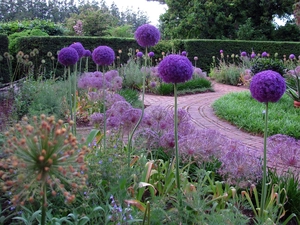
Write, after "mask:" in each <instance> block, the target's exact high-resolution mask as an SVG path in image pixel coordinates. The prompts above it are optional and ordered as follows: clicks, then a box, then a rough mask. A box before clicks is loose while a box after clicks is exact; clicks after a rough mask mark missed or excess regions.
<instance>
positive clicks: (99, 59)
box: [92, 46, 115, 66]
mask: <svg viewBox="0 0 300 225" xmlns="http://www.w3.org/2000/svg"><path fill="white" fill-rule="evenodd" d="M92 58H93V61H94V62H95V63H96V64H97V65H102V66H103V65H110V64H112V63H113V62H114V60H115V52H114V51H113V50H112V49H111V48H110V47H108V46H98V47H97V48H96V49H94V51H93V54H92Z"/></svg>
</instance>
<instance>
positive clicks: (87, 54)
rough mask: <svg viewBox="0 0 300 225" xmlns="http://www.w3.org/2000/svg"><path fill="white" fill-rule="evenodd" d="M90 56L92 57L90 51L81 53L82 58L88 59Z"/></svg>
mask: <svg viewBox="0 0 300 225" xmlns="http://www.w3.org/2000/svg"><path fill="white" fill-rule="evenodd" d="M91 55H92V53H91V51H90V50H84V52H83V56H84V57H90V56H91Z"/></svg>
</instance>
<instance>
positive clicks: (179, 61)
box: [158, 55, 193, 83]
mask: <svg viewBox="0 0 300 225" xmlns="http://www.w3.org/2000/svg"><path fill="white" fill-rule="evenodd" d="M158 73H159V76H160V77H161V78H162V80H163V81H164V82H166V83H182V82H185V81H188V80H189V79H191V78H192V75H193V65H192V63H191V62H190V60H189V59H188V58H187V57H185V56H182V55H168V56H166V57H165V58H164V59H163V60H162V61H161V62H160V64H159V66H158Z"/></svg>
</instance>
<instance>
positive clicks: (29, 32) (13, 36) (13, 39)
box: [8, 29, 49, 54]
mask: <svg viewBox="0 0 300 225" xmlns="http://www.w3.org/2000/svg"><path fill="white" fill-rule="evenodd" d="M29 36H49V35H48V34H47V33H45V32H43V31H42V30H39V29H33V30H24V31H22V32H18V33H14V34H11V35H10V36H9V37H8V39H9V45H8V48H9V51H10V52H11V53H13V54H16V53H17V51H18V47H17V46H16V43H17V42H16V39H17V38H19V37H29Z"/></svg>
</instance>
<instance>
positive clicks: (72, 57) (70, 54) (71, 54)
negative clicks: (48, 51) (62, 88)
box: [58, 47, 79, 66]
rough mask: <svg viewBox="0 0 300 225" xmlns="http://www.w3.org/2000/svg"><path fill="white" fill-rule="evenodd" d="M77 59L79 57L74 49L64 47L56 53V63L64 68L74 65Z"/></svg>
mask: <svg viewBox="0 0 300 225" xmlns="http://www.w3.org/2000/svg"><path fill="white" fill-rule="evenodd" d="M78 59H79V55H78V53H77V51H76V50H75V49H74V48H71V47H65V48H62V49H61V50H60V51H59V53H58V61H59V62H60V63H61V64H63V65H64V66H71V65H74V64H75V63H76V62H77V61H78Z"/></svg>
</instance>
